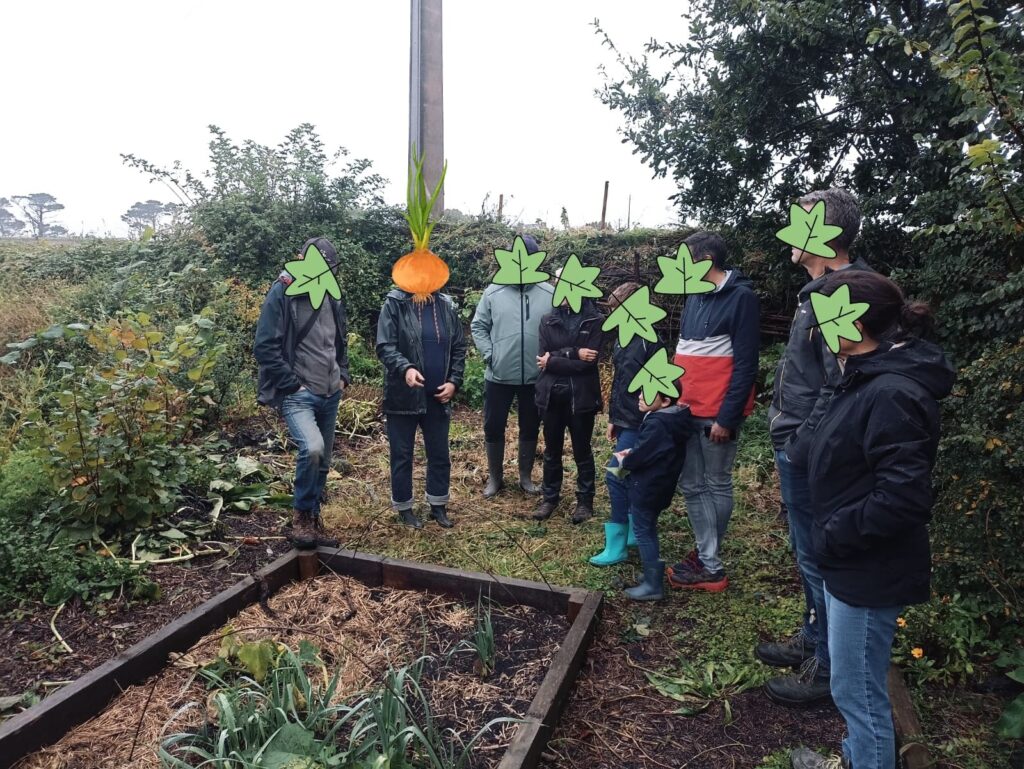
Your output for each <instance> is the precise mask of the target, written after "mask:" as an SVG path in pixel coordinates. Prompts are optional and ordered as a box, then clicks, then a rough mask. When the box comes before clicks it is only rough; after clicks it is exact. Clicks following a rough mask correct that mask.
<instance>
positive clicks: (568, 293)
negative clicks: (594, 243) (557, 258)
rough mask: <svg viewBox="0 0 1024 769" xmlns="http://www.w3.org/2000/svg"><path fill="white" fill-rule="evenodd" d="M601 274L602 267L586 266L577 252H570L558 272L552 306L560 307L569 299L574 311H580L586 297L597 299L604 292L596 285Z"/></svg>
mask: <svg viewBox="0 0 1024 769" xmlns="http://www.w3.org/2000/svg"><path fill="white" fill-rule="evenodd" d="M600 275H601V268H600V267H585V266H584V265H583V263H582V262H580V260H579V257H578V256H576V254H570V255H569V258H568V259H567V260H566V261H565V265H564V266H563V267H562V269H561V271H560V272H559V273H558V278H557V282H556V283H555V293H554V294H553V295H552V297H551V306H552V307H559V306H560V305H561V304H562V302H565V301H567V302H569V307H571V308H572V311H573V312H579V311H580V307H581V306H582V305H583V300H584V298H588V297H589V298H590V299H597V298H598V297H600V296H601V294H602V293H603V292H602V291H601V289H599V288H598V287H597V286H595V285H594V281H595V280H597V279H598V277H599V276H600Z"/></svg>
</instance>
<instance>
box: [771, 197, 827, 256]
mask: <svg viewBox="0 0 1024 769" xmlns="http://www.w3.org/2000/svg"><path fill="white" fill-rule="evenodd" d="M842 233H843V228H842V227H837V226H835V225H834V224H825V201H824V200H819V201H818V202H817V203H815V204H814V205H813V206H811V210H810V211H805V210H804V209H803V208H801V207H800V206H798V205H796V204H795V203H794V204H792V205H791V206H790V207H789V224H787V225H786V226H785V227H783V228H782V229H781V230H779V231H778V232H776V233H775V237H777V238H778V239H779V240H781V241H782V242H783V243H785V244H786V245H787V246H792V247H793V248H798V249H800V250H801V251H806V252H807V253H808V254H814V255H815V256H821V257H824V258H826V259H834V258H835V256H836V252H835V250H834V249H833V248H832V247H831V246H830V245H829V244H828V243H829V241H830V240H834V239H835V238H837V237H839V236H840V235H841V234H842Z"/></svg>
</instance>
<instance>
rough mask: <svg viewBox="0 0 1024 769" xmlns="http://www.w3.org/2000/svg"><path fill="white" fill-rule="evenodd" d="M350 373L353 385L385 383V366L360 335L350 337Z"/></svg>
mask: <svg viewBox="0 0 1024 769" xmlns="http://www.w3.org/2000/svg"><path fill="white" fill-rule="evenodd" d="M348 373H349V376H350V377H351V378H352V383H353V384H373V385H379V384H381V383H382V382H383V378H384V366H383V365H382V364H381V362H380V359H379V358H378V357H377V356H376V354H375V353H374V351H373V350H372V349H370V345H368V344H366V343H364V342H363V340H362V339H361V338H360V337H359V335H358V334H356V333H352V332H350V333H349V335H348Z"/></svg>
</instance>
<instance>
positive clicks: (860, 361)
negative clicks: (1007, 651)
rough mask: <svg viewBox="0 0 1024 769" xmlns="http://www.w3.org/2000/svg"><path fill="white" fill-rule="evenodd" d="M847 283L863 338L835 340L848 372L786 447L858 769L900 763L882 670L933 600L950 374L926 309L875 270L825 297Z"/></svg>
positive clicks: (808, 760)
mask: <svg viewBox="0 0 1024 769" xmlns="http://www.w3.org/2000/svg"><path fill="white" fill-rule="evenodd" d="M840 286H848V287H849V289H850V300H851V302H852V303H858V302H867V303H868V304H869V305H870V307H869V309H868V311H867V312H866V313H864V314H863V315H862V316H860V318H859V319H858V320H856V321H855V324H856V326H857V327H858V328H859V329H860V331H861V334H862V335H863V338H862V340H861V341H859V342H853V341H850V340H847V339H842V338H841V339H840V351H839V354H838V356H837V357H838V361H839V364H840V368H841V370H842V377H841V379H840V380H839V382H838V384H837V386H836V389H835V392H834V394H833V395H832V397H831V399H830V400H829V403H828V407H827V409H826V410H825V412H824V414H823V416H822V417H821V419H820V420H819V421H818V422H817V424H814V425H808V426H807V427H808V429H807V430H806V431H805V434H804V436H803V438H802V439H801V440H800V441H798V442H795V443H791V447H792V450H793V451H794V452H795V453H798V454H799V459H800V460H801V461H806V462H807V463H808V468H809V471H810V472H809V475H810V486H811V504H812V508H813V512H814V518H813V522H812V531H811V535H812V540H813V544H814V550H815V553H816V556H817V559H818V564H819V566H820V569H821V574H822V577H823V579H824V582H825V600H826V604H827V611H828V616H829V633H828V646H829V653H830V656H831V658H832V670H831V682H830V683H831V690H832V698H833V699H834V700H835V703H836V706H837V707H838V708H839V711H840V712H841V713H842V714H843V717H844V718H845V720H846V724H847V730H848V737H847V738H846V739H845V740H844V742H843V754H844V755H843V759H844V761H845V762H846V764H847V765H848V766H854V767H856V769H894V767H895V756H896V748H895V741H894V735H893V726H892V709H891V706H890V703H889V694H888V688H887V685H886V676H887V673H888V670H889V658H890V653H891V649H892V642H893V637H894V636H895V632H896V619H897V617H898V616H899V614H900V613H901V612H902V610H903V607H905V606H906V605H907V604H913V603H922V602H924V601H927V600H928V598H929V575H930V571H931V555H930V551H929V545H928V529H927V524H928V522H929V520H930V519H931V509H932V503H933V493H932V484H931V473H932V468H933V467H934V465H935V455H936V451H937V448H938V443H939V406H938V401H939V400H940V399H941V398H943V397H945V396H946V395H948V394H949V392H950V390H951V388H952V386H953V379H954V371H953V368H952V367H951V366H950V364H949V362H948V361H947V360H946V357H945V355H944V354H943V352H942V350H940V349H939V348H938V347H936V346H935V345H934V344H931V343H929V342H926V341H924V340H922V339H919V338H917V337H916V334H919V333H921V332H923V331H925V330H927V328H928V327H929V326H930V320H931V314H930V312H929V311H928V308H927V306H926V305H921V304H917V303H913V304H908V303H907V302H906V301H905V300H904V298H903V294H902V293H901V292H900V290H899V288H898V287H897V286H896V284H894V283H893V282H892V281H890V280H889V279H888V278H885V277H882V276H881V275H878V274H877V273H869V272H840V273H835V274H834V275H832V276H830V277H829V278H828V280H826V281H825V283H824V285H823V286H822V293H823V294H826V295H831V294H832V293H833V292H834V291H836V290H837V289H838V288H839V287H840ZM792 759H793V766H794V767H795V769H819V768H820V767H825V766H826V765H828V763H827V761H828V760H827V759H825V758H823V757H822V756H820V755H818V754H817V753H813V752H812V751H809V750H806V749H800V750H798V751H795V752H794V754H793V757H792Z"/></svg>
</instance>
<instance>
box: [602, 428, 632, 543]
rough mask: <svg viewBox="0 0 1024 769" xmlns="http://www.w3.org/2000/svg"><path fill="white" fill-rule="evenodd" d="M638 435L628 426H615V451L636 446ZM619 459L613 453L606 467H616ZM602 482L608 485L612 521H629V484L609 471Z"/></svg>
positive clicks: (630, 511) (630, 510)
mask: <svg viewBox="0 0 1024 769" xmlns="http://www.w3.org/2000/svg"><path fill="white" fill-rule="evenodd" d="M639 437H640V431H639V430H636V429H632V428H628V427H616V428H615V451H616V452H619V451H625V450H626V449H631V448H633V447H634V446H636V439H637V438H639ZM618 466H619V460H618V459H617V458H616V457H615V456H614V455H613V456H612V459H611V462H609V463H608V467H618ZM604 482H605V483H606V484H607V485H608V500H609V502H611V508H612V515H611V521H612V523H629V516H630V514H631V513H632V512H633V511H632V509H630V505H629V484H627V483H626V482H625V481H624V480H620V479H619V478H616V477H615V476H614V475H612V474H611V473H605V474H604ZM634 533H635V532H634Z"/></svg>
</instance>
